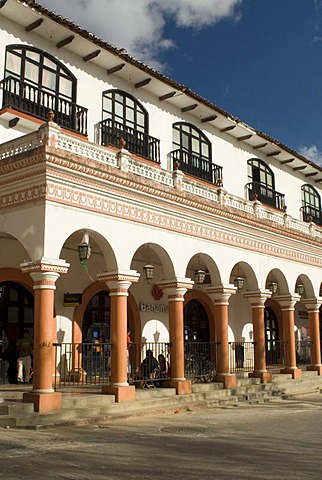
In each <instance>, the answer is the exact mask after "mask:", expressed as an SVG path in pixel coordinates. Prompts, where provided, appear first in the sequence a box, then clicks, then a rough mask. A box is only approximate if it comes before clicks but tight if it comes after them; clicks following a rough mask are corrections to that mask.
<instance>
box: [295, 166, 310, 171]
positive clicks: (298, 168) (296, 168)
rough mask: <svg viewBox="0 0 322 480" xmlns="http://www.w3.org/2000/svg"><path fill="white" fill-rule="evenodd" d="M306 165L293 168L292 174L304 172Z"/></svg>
mask: <svg viewBox="0 0 322 480" xmlns="http://www.w3.org/2000/svg"><path fill="white" fill-rule="evenodd" d="M307 166H308V165H302V166H301V167H294V168H293V169H292V170H293V172H297V171H298V170H304V169H305V168H306V167H307Z"/></svg>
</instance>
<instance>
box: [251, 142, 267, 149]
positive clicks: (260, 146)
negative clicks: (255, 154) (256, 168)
mask: <svg viewBox="0 0 322 480" xmlns="http://www.w3.org/2000/svg"><path fill="white" fill-rule="evenodd" d="M267 145H268V142H264V143H259V144H258V145H253V148H255V150H258V149H259V148H264V147H267Z"/></svg>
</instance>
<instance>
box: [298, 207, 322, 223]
mask: <svg viewBox="0 0 322 480" xmlns="http://www.w3.org/2000/svg"><path fill="white" fill-rule="evenodd" d="M301 210H302V217H303V222H314V223H316V225H322V214H321V210H319V209H318V208H315V207H312V206H311V205H305V206H304V207H302V208H301Z"/></svg>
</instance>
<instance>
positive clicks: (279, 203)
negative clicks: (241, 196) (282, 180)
mask: <svg viewBox="0 0 322 480" xmlns="http://www.w3.org/2000/svg"><path fill="white" fill-rule="evenodd" d="M246 190H247V196H248V200H256V199H258V200H259V201H260V202H262V203H265V204H266V205H269V206H270V207H274V208H277V209H278V210H283V208H284V207H285V195H284V194H283V193H279V192H276V190H273V188H271V187H269V186H268V185H265V184H263V183H259V182H251V183H247V185H246Z"/></svg>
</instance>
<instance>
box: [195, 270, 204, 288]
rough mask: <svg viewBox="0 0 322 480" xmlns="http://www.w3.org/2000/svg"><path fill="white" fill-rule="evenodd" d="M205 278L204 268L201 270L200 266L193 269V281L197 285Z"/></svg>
mask: <svg viewBox="0 0 322 480" xmlns="http://www.w3.org/2000/svg"><path fill="white" fill-rule="evenodd" d="M205 278H206V272H205V271H204V270H201V268H199V269H198V270H196V271H195V283H196V284H197V285H201V284H202V283H203V282H204V281H205Z"/></svg>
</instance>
